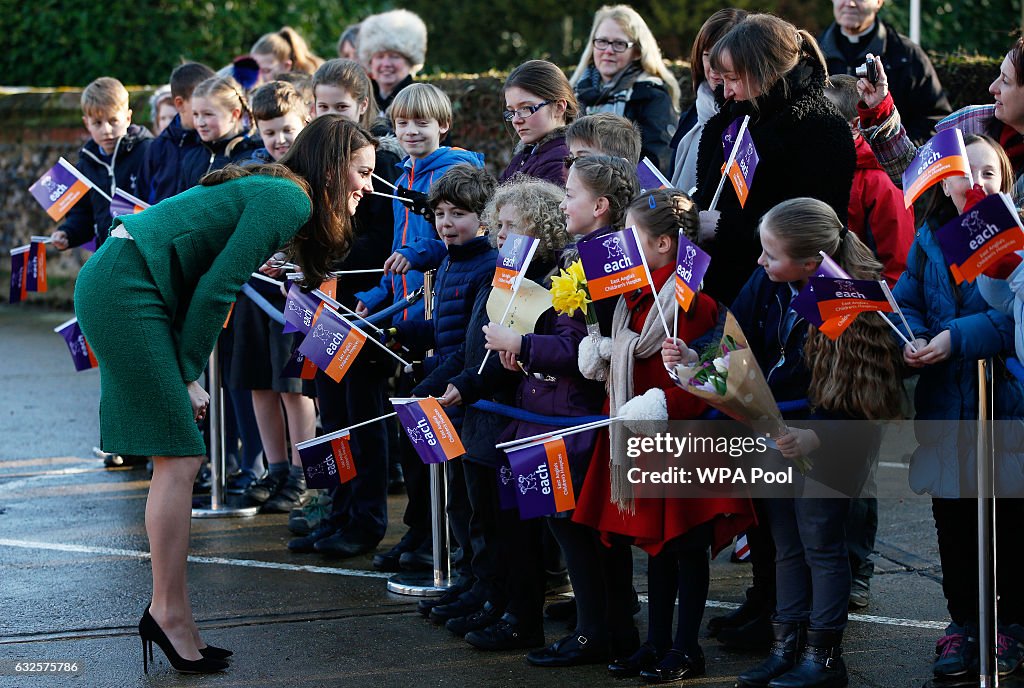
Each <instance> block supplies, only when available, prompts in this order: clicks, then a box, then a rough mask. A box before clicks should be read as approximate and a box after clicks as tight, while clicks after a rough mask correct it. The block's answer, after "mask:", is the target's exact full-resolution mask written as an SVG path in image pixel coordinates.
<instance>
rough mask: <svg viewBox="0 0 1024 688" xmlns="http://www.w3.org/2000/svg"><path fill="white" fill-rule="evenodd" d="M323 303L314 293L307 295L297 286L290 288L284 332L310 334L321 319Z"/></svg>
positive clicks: (285, 308)
mask: <svg viewBox="0 0 1024 688" xmlns="http://www.w3.org/2000/svg"><path fill="white" fill-rule="evenodd" d="M323 307H324V304H323V302H322V301H321V300H320V299H319V298H318V297H316V296H314V295H313V293H312V292H309V293H306V292H304V291H302V289H300V288H299V286H298V285H297V284H294V283H293V284H292V285H291V286H290V287H289V288H288V298H287V300H286V301H285V302H284V331H283V334H288V333H289V332H302V333H304V334H308V333H309V328H311V327H312V326H313V323H315V322H316V321H317V318H319V317H320V311H321V310H323Z"/></svg>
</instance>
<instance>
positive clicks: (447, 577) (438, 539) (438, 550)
mask: <svg viewBox="0 0 1024 688" xmlns="http://www.w3.org/2000/svg"><path fill="white" fill-rule="evenodd" d="M433 311H434V272H433V271H430V272H427V273H425V274H424V275H423V317H424V318H426V319H427V320H430V319H431V317H433ZM430 520H431V532H432V534H433V537H434V570H433V572H432V574H416V573H398V574H395V575H394V576H392V577H391V578H390V579H388V591H390V592H393V593H396V594H398V595H415V596H419V597H436V596H438V595H440V594H441V593H443V592H444V591H445V590H447V589H448V587H449V586H450V585H451V568H452V564H451V557H450V545H449V542H448V464H447V462H443V463H432V464H430Z"/></svg>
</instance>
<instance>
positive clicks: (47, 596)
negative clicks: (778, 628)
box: [0, 306, 946, 688]
mask: <svg viewBox="0 0 1024 688" xmlns="http://www.w3.org/2000/svg"><path fill="white" fill-rule="evenodd" d="M68 317H70V314H67V313H54V312H45V311H38V310H31V309H26V308H24V307H17V306H14V307H12V306H0V439H2V441H0V687H7V686H11V687H17V688H21V687H23V686H64V685H69V686H90V687H92V686H96V687H106V686H111V687H113V686H245V687H254V686H258V687H260V688H270V687H272V686H288V687H289V688H295V687H304V686H317V687H319V686H409V687H414V686H584V685H586V686H628V685H634V683H635V682H634V681H633V680H625V681H615V680H613V679H611V678H608V677H607V675H606V672H605V669H604V667H603V666H590V667H582V668H572V669H539V668H534V667H530V666H528V665H527V664H526V663H525V661H524V660H523V653H520V652H506V653H484V652H480V651H477V650H474V649H473V648H471V647H470V646H469V645H467V644H466V643H465V642H464V641H462V640H461V639H457V638H455V637H454V636H452V635H451V634H450V633H448V632H447V631H445V630H444V629H443V628H438V627H435V626H433V625H432V624H430V623H429V622H427V621H425V620H423V619H422V618H421V617H420V616H419V615H418V614H416V613H415V610H414V603H415V601H416V600H415V598H405V597H400V596H397V595H393V594H391V593H389V592H387V590H386V588H385V580H386V576H385V574H380V573H378V572H376V571H373V570H372V567H371V566H370V556H369V555H364V556H360V557H356V558H354V559H350V560H343V561H331V560H327V559H323V558H322V557H321V556H319V555H293V554H290V553H289V552H288V551H287V550H286V549H285V547H284V545H285V543H286V542H287V540H288V538H289V537H290V534H289V533H288V531H287V529H286V528H285V525H286V522H287V516H285V515H269V516H258V517H255V518H248V519H199V520H194V521H193V525H192V555H193V560H192V563H190V566H189V577H190V585H191V589H192V592H193V606H194V608H195V610H196V615H197V619H198V621H199V625H200V627H201V629H202V631H203V633H204V637H205V638H206V639H208V640H209V641H210V642H211V643H213V644H216V645H220V646H223V647H228V648H231V649H233V650H234V651H235V657H234V658H233V661H232V665H231V668H230V669H229V670H228V671H227V672H225V673H223V674H218V675H209V676H200V677H195V676H184V675H179V674H177V673H176V672H174V671H173V670H172V669H171V668H170V666H169V665H168V663H167V662H166V660H165V659H164V658H163V657H162V656H161V655H160V652H159V650H157V651H156V652H157V655H156V656H157V662H156V667H155V668H154V667H152V666H151V667H150V674H149V676H144V675H143V673H142V663H141V655H140V651H141V645H140V641H139V638H138V635H137V633H136V624H137V623H138V619H139V616H140V615H141V613H142V610H143V609H144V608H145V606H146V604H147V602H148V590H149V565H148V561H147V559H146V556H147V550H148V543H147V540H146V535H145V531H144V527H143V511H144V507H145V500H146V492H147V489H148V481H147V479H146V473H145V471H144V470H115V471H108V470H105V469H104V468H103V467H102V462H101V461H100V460H98V459H96V458H94V457H93V456H92V447H93V446H94V445H96V444H98V429H97V428H98V423H97V406H98V398H99V375H98V371H95V370H93V371H87V372H82V373H76V372H75V371H74V368H73V366H72V364H71V361H70V358H69V356H68V353H67V349H66V348H65V345H64V342H63V340H62V339H61V337H60V336H59V335H57V334H54V333H53V332H52V328H53V327H54V326H56V325H57V324H59V323H61V322H63V321H64V320H66V319H67V318H68ZM886 458H888V462H887V463H886V464H885V465H884V466H883V467H882V468H881V469H880V470H881V471H882V472H886V471H888V472H889V473H890V474H892V475H890V477H895V478H896V479H897V480H899V479H900V476H901V475H905V471H906V469H905V468H903V467H901V466H899V464H900V463H901V462H902V461H904V460H905V459H904V457H883V459H886ZM357 460H358V457H357ZM901 472H902V473H901ZM389 506H390V514H391V521H392V527H391V528H390V529H389V531H388V534H387V537H386V539H385V541H384V542H383V543H382V544H381V548H382V549H386V548H388V547H390V546H391V545H392V544H393V543H394V542H396V541H397V540H398V539H399V538H400V537H401V535H402V533H403V528H402V527H401V523H400V517H401V511H402V508H403V507H404V498H403V497H393V498H391V500H390V505H389ZM635 559H636V567H635V568H636V580H635V583H636V587H637V589H638V590H639V591H640V592H641V594H642V593H643V592H644V591H645V590H646V576H645V563H644V559H643V557H642V556H639V555H638V556H636V558H635ZM875 560H876V570H877V573H876V576H875V578H874V582H873V585H872V602H871V605H870V607H868V609H867V610H865V613H864V614H859V615H855V616H853V617H852V618H851V622H850V626H849V629H848V631H847V637H846V641H845V657H846V662H847V665H848V667H849V670H850V674H851V685H854V686H906V687H910V686H920V685H922V684H923V683H924V682H925V681H926V680H927V679H928V677H929V676H930V673H931V660H932V652H933V648H934V643H935V639H936V638H937V637H938V636H939V635H940V634H941V632H942V629H943V628H944V627H945V625H946V613H945V605H944V602H943V598H942V591H941V585H940V577H939V576H940V572H939V567H938V554H937V550H936V543H935V533H934V527H933V524H932V518H931V511H930V503H929V502H928V501H927V500H925V499H921V498H909V499H886V500H883V501H882V502H881V507H880V525H879V535H878V543H877V554H876V557H875ZM748 577H749V567H748V566H746V565H740V564H731V563H729V561H728V551H727V552H725V553H723V554H722V555H721V556H719V558H718V559H717V560H716V561H715V562H714V563H713V565H712V582H711V594H710V600H711V601H710V602H709V606H710V607H715V606H718V607H721V606H734V605H735V603H736V602H739V601H740V600H741V599H742V595H743V590H744V589H745V587H746V585H747V583H748ZM717 611H719V610H716V609H713V608H712V609H709V610H708V614H707V615H706V616H705V618H707V616H710V615H713V614H715V613H717ZM637 618H638V621H639V622H640V624H641V632H642V633H643V632H644V628H645V626H646V607H645V609H644V611H642V612H641V614H640V615H639V616H638V617H637ZM546 630H547V637H548V640H549V642H551V641H554V640H556V639H557V638H559V637H561V636H562V635H564V634H565V630H564V628H563V626H562V625H561V624H559V623H555V622H550V621H549V622H548V624H547V629H546ZM702 644H703V647H704V651H705V653H706V656H707V663H708V672H707V675H706V676H704V677H701V678H698V679H694V680H691V681H688V682H687V684H686V685H695V686H731V685H733V682H734V680H735V677H736V675H737V673H739V672H741V671H743V670H744V669H746V668H748V667H750V666H752V665H753V664H755V663H756V662H757V661H759V656H758V655H757V654H736V653H729V652H725V651H723V649H722V647H721V646H720V645H719V644H718V643H717V642H716V641H715V640H713V639H709V638H705V639H703V640H702ZM15 660H19V661H30V662H58V663H71V662H75V663H77V667H78V673H77V674H75V675H70V674H66V673H65V674H48V675H32V676H29V675H25V674H23V673H20V672H17V671H15V667H14V663H13V662H14V661H15Z"/></svg>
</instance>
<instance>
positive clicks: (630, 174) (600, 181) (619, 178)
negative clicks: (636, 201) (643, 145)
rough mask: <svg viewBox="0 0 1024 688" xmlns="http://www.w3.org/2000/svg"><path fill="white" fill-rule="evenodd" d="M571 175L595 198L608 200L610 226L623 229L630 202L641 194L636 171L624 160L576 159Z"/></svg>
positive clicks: (609, 157) (593, 156)
mask: <svg viewBox="0 0 1024 688" xmlns="http://www.w3.org/2000/svg"><path fill="white" fill-rule="evenodd" d="M571 172H573V173H575V174H576V177H577V178H578V179H579V180H580V182H582V183H583V185H584V186H585V187H586V188H587V189H589V190H590V191H591V192H592V193H593V194H594V195H595V196H601V197H604V198H607V199H608V224H609V225H612V226H613V227H615V228H616V229H622V221H623V218H625V216H626V209H627V208H628V207H629V202H630V200H632V198H633V197H634V196H636V195H637V193H639V191H640V180H639V179H637V176H636V168H635V167H633V166H632V165H630V164H629V163H628V162H626V160H625V159H623V158H613V157H611V156H609V155H588V156H587V157H585V158H577V159H576V161H575V162H574V163H573V165H572V170H571Z"/></svg>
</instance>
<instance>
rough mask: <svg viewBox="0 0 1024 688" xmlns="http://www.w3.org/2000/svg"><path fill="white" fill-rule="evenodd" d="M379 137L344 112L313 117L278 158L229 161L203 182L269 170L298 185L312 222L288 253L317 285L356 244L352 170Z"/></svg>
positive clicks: (211, 183)
mask: <svg viewBox="0 0 1024 688" xmlns="http://www.w3.org/2000/svg"><path fill="white" fill-rule="evenodd" d="M367 146H372V147H374V148H376V147H377V139H375V138H374V137H373V136H372V135H371V134H370V133H369V132H368V131H366V130H365V129H363V128H362V127H360V126H359V125H358V124H355V123H353V122H350V121H349V120H347V119H345V118H344V117H342V116H341V115H323V116H321V117H317V118H316V119H315V120H313V121H312V122H310V123H309V124H308V125H307V126H306V127H305V128H304V129H303V130H302V131H300V132H299V134H298V136H296V137H295V141H294V142H293V143H292V147H291V148H289V149H288V152H287V153H285V154H284V157H282V158H281V159H280V160H279V161H278V162H276V163H272V164H268V165H252V166H248V167H240V166H238V165H228V166H227V167H225V168H224V169H221V170H217V171H215V172H211V173H210V174H208V175H206V176H205V177H203V178H202V179H201V180H200V182H199V183H200V184H202V185H203V186H215V185H217V184H222V183H224V182H228V181H231V180H233V179H238V178H241V177H247V176H249V175H252V174H265V175H269V176H272V177H284V178H286V179H290V180H291V181H293V182H295V183H296V184H298V185H299V186H300V187H301V188H302V190H303V191H305V192H306V195H308V196H309V198H310V202H311V204H312V207H313V212H312V214H311V215H310V218H309V221H308V222H306V224H305V225H303V226H302V227H301V228H300V229H299V231H298V233H296V235H295V237H294V238H293V239H292V241H291V243H290V244H289V245H288V249H287V252H288V255H289V257H290V258H291V259H293V260H294V261H295V262H297V263H298V264H299V265H300V266H301V267H302V273H303V286H305V287H308V288H314V287H317V286H319V284H320V283H321V282H323V281H324V279H326V277H327V273H328V271H329V270H330V269H331V266H332V265H333V264H334V262H335V261H336V260H339V259H341V258H344V257H345V256H346V255H348V252H349V249H350V248H351V246H352V218H351V217H350V216H349V214H348V197H349V193H350V192H351V191H352V189H350V188H349V181H348V170H349V165H350V164H351V161H352V156H353V154H354V153H355V152H356V151H357V150H360V149H362V148H365V147H367Z"/></svg>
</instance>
